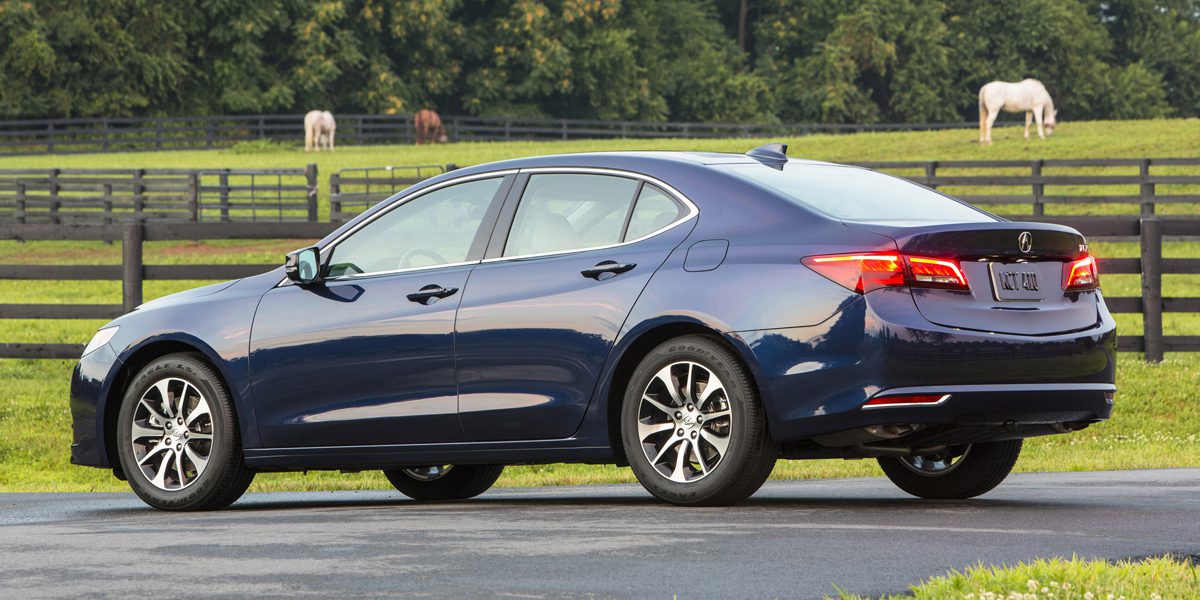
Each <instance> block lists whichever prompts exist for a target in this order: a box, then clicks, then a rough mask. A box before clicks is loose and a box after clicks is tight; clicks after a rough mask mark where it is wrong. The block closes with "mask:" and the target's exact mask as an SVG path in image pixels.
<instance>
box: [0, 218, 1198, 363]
mask: <svg viewBox="0 0 1200 600" xmlns="http://www.w3.org/2000/svg"><path fill="white" fill-rule="evenodd" d="M1027 220H1034V219H1033V218H1032V217H1030V218H1028V219H1027ZM1037 220H1044V221H1049V222H1056V223H1061V224H1064V225H1068V226H1071V227H1074V228H1076V229H1078V230H1079V231H1081V232H1082V233H1084V235H1087V236H1089V237H1128V236H1138V237H1139V238H1140V240H1141V257H1140V258H1113V259H1101V261H1100V270H1101V273H1102V275H1101V277H1102V278H1103V274H1119V273H1128V274H1139V273H1140V274H1141V276H1142V291H1141V295H1140V296H1130V297H1109V298H1106V301H1107V303H1108V307H1109V309H1110V310H1111V311H1112V312H1114V313H1141V314H1142V323H1143V327H1144V332H1145V333H1144V335H1141V336H1131V335H1122V336H1120V339H1119V342H1118V349H1119V350H1121V351H1129V352H1144V353H1145V355H1146V359H1147V360H1150V361H1160V360H1162V357H1163V352H1196V351H1200V336H1196V335H1188V336H1164V335H1163V314H1164V313H1175V312H1189V313H1195V312H1200V298H1190V297H1189V298H1164V297H1163V295H1162V290H1163V287H1162V281H1163V275H1164V274H1175V273H1188V274H1200V258H1163V256H1162V240H1163V237H1164V236H1200V219H1186V220H1185V219H1169V220H1163V219H1158V218H1137V217H1050V218H1040V219H1037ZM331 228H332V227H331V225H329V224H323V223H294V224H283V223H223V224H216V223H212V224H209V223H129V224H125V225H99V226H96V225H93V226H71V225H0V240H24V241H29V242H35V241H40V240H104V241H120V242H121V243H122V264H120V265H65V266H62V265H28V264H21V265H0V280H3V279H7V280H37V281H51V280H54V281H56V280H118V281H121V282H122V303H121V304H112V305H108V304H2V305H0V319H109V318H113V317H116V316H117V315H120V314H123V313H125V312H128V311H130V310H133V308H134V307H136V306H137V305H138V304H141V303H142V283H143V282H144V281H146V280H152V279H174V280H220V279H232V278H237V277H245V276H248V275H254V274H257V273H262V272H266V271H268V270H270V269H273V268H275V267H277V266H278V265H277V264H257V265H215V264H214V265H147V264H145V263H144V260H143V243H144V242H146V241H160V240H208V239H300V238H306V239H316V238H320V237H323V236H324V235H325V234H327V233H328V232H329V231H330V230H331ZM82 349H83V345H82V344H37V343H0V358H76V357H78V356H79V353H80V352H81V351H82Z"/></svg>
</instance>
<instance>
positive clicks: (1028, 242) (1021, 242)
mask: <svg viewBox="0 0 1200 600" xmlns="http://www.w3.org/2000/svg"><path fill="white" fill-rule="evenodd" d="M1017 249H1018V250H1020V251H1021V252H1024V253H1025V254H1029V253H1030V252H1032V251H1033V234H1032V233H1029V232H1028V231H1022V232H1021V235H1018V236H1017Z"/></svg>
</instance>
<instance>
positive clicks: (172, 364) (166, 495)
mask: <svg viewBox="0 0 1200 600" xmlns="http://www.w3.org/2000/svg"><path fill="white" fill-rule="evenodd" d="M167 379H170V380H173V381H178V380H183V381H184V382H186V383H188V384H191V386H193V388H194V389H195V390H196V391H197V392H199V394H200V395H201V397H202V398H203V399H204V400H205V401H206V402H207V405H208V415H209V416H208V417H207V422H205V417H203V416H201V417H200V418H199V419H197V421H195V422H194V423H193V424H191V425H189V426H187V427H188V429H197V430H199V429H203V430H205V431H206V432H207V433H209V434H211V436H212V441H211V442H210V443H208V444H206V445H205V446H206V447H207V449H208V450H209V453H208V455H207V461H205V465H206V466H205V467H204V468H203V470H198V469H199V467H198V466H197V465H196V464H195V463H194V462H190V458H189V459H186V460H188V461H189V462H182V463H181V464H183V465H185V467H184V469H183V471H184V472H185V475H183V476H178V473H177V472H178V470H179V469H175V472H176V484H177V485H181V487H180V488H179V489H164V488H162V487H159V486H157V485H155V484H154V483H153V482H152V478H151V477H149V476H147V474H146V473H144V472H143V468H142V466H140V465H138V464H137V463H138V459H137V458H136V457H135V454H134V453H135V448H134V443H133V442H134V438H133V425H134V420H135V414H141V413H142V411H146V410H147V409H146V408H141V409H139V404H140V403H141V402H140V401H141V400H142V398H143V396H144V395H146V394H148V393H150V389H151V387H154V386H155V384H157V383H159V382H161V381H163V380H167ZM178 385H182V384H178ZM179 395H181V396H185V397H186V396H187V392H186V391H185V392H183V393H182V394H179ZM150 404H154V402H153V401H150ZM163 408H164V407H162V406H161V405H160V406H157V407H156V409H158V410H160V411H161V410H163ZM164 416H171V415H166V414H164ZM167 421H170V419H167ZM164 432H165V429H164ZM165 435H166V433H164V436H165ZM147 439H148V438H144V437H139V442H146V440H147ZM149 439H150V440H152V441H153V442H154V445H158V442H159V439H158V438H149ZM165 439H166V438H165V437H164V438H163V441H164V442H165ZM192 441H193V442H195V441H196V440H195V438H193V440H192ZM146 443H147V444H149V442H146ZM187 443H188V442H186V441H185V442H184V445H186V444H187ZM168 452H169V449H168ZM117 455H118V457H119V459H120V461H121V469H122V471H124V473H125V477H126V479H127V480H128V482H129V486H130V487H131V488H133V491H134V493H136V494H137V495H138V497H140V498H141V499H142V500H143V501H145V502H146V504H149V505H150V506H152V507H154V508H157V509H161V510H179V511H191V510H215V509H219V508H224V507H226V506H229V505H230V504H232V503H233V502H234V501H236V500H237V499H238V498H240V497H241V496H242V494H243V493H245V492H246V488H248V487H250V482H252V481H253V480H254V471H252V470H250V469H249V468H248V467H246V463H245V462H244V460H243V456H242V442H241V434H240V430H239V429H238V421H237V414H236V411H235V410H234V407H233V402H232V400H231V398H230V396H229V392H228V391H227V390H226V388H225V384H224V382H223V381H222V380H221V377H220V375H218V374H217V372H216V371H215V370H214V369H213V368H212V367H211V366H209V364H208V363H207V362H206V361H205V360H204V359H203V358H202V357H200V356H199V355H196V354H188V353H181V354H171V355H167V356H164V357H162V358H159V359H156V360H154V361H153V362H151V363H150V364H148V365H146V367H145V368H143V369H142V370H141V371H139V372H138V374H137V375H136V376H134V378H133V380H132V382H131V383H130V384H129V386H128V387H127V388H126V390H125V396H124V398H123V399H122V401H121V408H120V414H119V417H118V420H117ZM184 456H186V453H184ZM144 458H147V459H150V460H148V461H147V462H148V464H153V463H154V462H156V461H157V460H158V459H157V456H155V457H151V456H149V453H148V454H147V455H144ZM159 462H170V461H166V460H164V461H159ZM169 470H170V465H168V471H169ZM191 471H195V472H196V473H198V475H197V476H196V477H194V478H193V479H191V480H190V481H188V480H187V479H186V478H187V473H189V472H191ZM184 484H186V485H184Z"/></svg>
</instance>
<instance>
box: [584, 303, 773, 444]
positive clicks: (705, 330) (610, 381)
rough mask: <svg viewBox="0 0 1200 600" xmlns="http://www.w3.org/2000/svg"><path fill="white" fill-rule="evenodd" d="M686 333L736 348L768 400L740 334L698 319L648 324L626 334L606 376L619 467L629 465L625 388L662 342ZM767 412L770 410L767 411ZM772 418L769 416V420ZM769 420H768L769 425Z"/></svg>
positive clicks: (611, 439)
mask: <svg viewBox="0 0 1200 600" xmlns="http://www.w3.org/2000/svg"><path fill="white" fill-rule="evenodd" d="M685 335H703V336H705V337H709V338H712V339H714V340H717V341H718V342H720V343H721V344H722V345H724V346H726V347H727V348H729V349H730V350H732V351H733V353H734V355H735V356H737V358H738V359H739V360H740V361H741V362H742V366H744V367H746V368H747V370H749V371H750V375H751V379H752V380H753V381H754V386H755V388H756V391H757V392H758V396H759V398H760V400H761V401H763V402H766V399H765V397H764V396H765V387H764V386H763V385H762V382H761V380H760V373H759V370H758V369H757V368H756V365H755V363H754V354H753V353H752V352H751V351H750V348H749V346H747V345H746V343H745V342H744V341H743V340H742V339H741V337H740V336H738V335H736V334H734V333H729V332H722V331H721V330H720V328H718V327H714V326H713V325H712V324H709V323H705V322H703V321H700V320H698V319H694V318H687V319H675V320H663V321H659V322H656V323H654V324H647V325H646V326H645V327H644V328H642V329H641V330H640V331H633V332H631V333H630V334H629V335H627V336H625V339H623V340H622V343H621V345H620V349H619V353H618V356H617V359H616V360H615V361H614V364H613V367H612V371H611V373H610V375H609V376H608V377H607V378H605V387H604V389H603V390H602V393H601V398H602V399H603V400H604V407H603V409H604V410H603V413H602V414H603V415H604V419H605V428H606V431H607V434H608V443H609V446H610V447H611V448H612V452H613V456H614V460H615V461H616V464H617V465H619V466H627V465H628V464H629V461H628V458H627V457H626V456H625V445H624V444H623V443H621V405H622V404H623V403H624V400H625V389H626V388H627V387H628V385H629V380H630V378H631V377H632V375H633V372H634V370H636V369H637V366H638V364H639V363H641V362H642V359H643V358H645V357H646V355H647V354H649V353H650V351H651V350H653V349H654V348H655V347H657V346H658V345H659V344H661V343H663V342H665V341H667V340H670V339H674V338H677V337H681V336H685ZM767 413H768V415H769V414H770V411H767ZM768 421H769V419H768ZM769 427H770V423H769V422H768V428H769Z"/></svg>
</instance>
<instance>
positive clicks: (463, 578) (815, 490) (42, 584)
mask: <svg viewBox="0 0 1200 600" xmlns="http://www.w3.org/2000/svg"><path fill="white" fill-rule="evenodd" d="M1198 515H1200V469H1169V470H1154V471H1121V472H1108V473H1053V474H1025V475H1015V476H1012V477H1010V478H1009V479H1008V481H1006V482H1005V483H1004V484H1003V485H1001V486H1000V487H999V488H998V489H996V490H995V491H993V492H992V493H990V494H988V495H986V496H984V497H982V498H979V499H976V500H971V501H964V502H959V501H941V502H930V501H922V500H916V499H913V498H910V497H907V496H905V495H904V494H902V493H901V492H900V491H899V490H897V489H895V488H894V487H892V485H891V484H890V483H889V482H888V481H887V480H885V479H847V480H826V481H796V482H771V483H768V484H767V485H766V486H765V487H764V488H763V489H762V490H761V491H760V492H759V493H758V494H756V495H755V496H754V497H753V498H752V499H751V500H749V501H748V502H746V503H744V504H742V505H739V506H736V507H732V508H676V507H672V506H667V505H664V504H660V503H658V502H656V501H654V500H653V499H652V498H650V496H649V495H647V494H646V493H645V492H643V491H642V490H641V488H639V487H637V486H632V485H620V486H616V485H614V486H577V487H563V488H537V489H522V490H495V491H492V492H489V493H487V494H485V495H483V496H481V497H480V498H478V499H476V500H473V501H470V502H464V503H457V504H440V505H422V504H416V503H413V502H410V501H408V500H405V499H403V498H402V497H401V496H399V495H398V494H394V493H385V492H330V493H279V494H251V495H247V496H246V497H245V498H243V499H242V500H240V501H239V502H238V503H237V504H235V505H233V507H231V508H230V509H228V510H224V511H219V512H211V513H188V514H174V513H163V512H158V511H154V510H152V509H149V508H147V507H145V506H144V505H142V504H141V503H140V502H139V501H138V500H137V498H136V497H134V496H133V495H132V494H4V495H0V596H3V597H5V598H36V597H60V596H72V597H86V596H95V595H101V596H106V595H112V596H118V595H119V596H125V597H135V595H136V597H139V598H155V597H158V598H164V599H167V598H178V597H182V596H187V595H199V596H249V595H255V596H258V597H294V596H299V595H305V594H311V595H317V596H323V597H329V596H336V597H339V598H354V597H367V596H399V597H410V596H411V597H418V596H419V597H437V598H442V597H445V598H473V597H506V598H560V597H569V598H575V597H583V598H607V597H618V598H672V597H674V596H678V598H680V599H685V598H775V597H780V598H810V597H821V596H823V595H825V594H832V593H834V591H835V590H834V587H833V586H834V585H835V584H836V585H838V586H839V587H841V588H842V589H844V590H847V591H850V592H855V593H860V594H871V595H877V594H882V593H891V592H902V591H904V590H905V589H906V588H907V586H908V585H910V584H912V583H916V582H919V581H920V580H922V579H924V578H927V577H929V576H932V575H938V574H942V573H944V572H945V571H947V570H948V569H951V568H962V567H965V566H968V565H971V564H974V563H976V562H978V561H983V562H984V563H992V564H998V563H1013V562H1016V561H1020V560H1027V559H1032V558H1035V557H1047V556H1071V555H1072V554H1078V555H1081V556H1088V557H1102V558H1125V557H1141V556H1147V555H1153V554H1159V553H1164V552H1174V553H1180V554H1190V555H1196V554H1200V518H1198Z"/></svg>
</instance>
